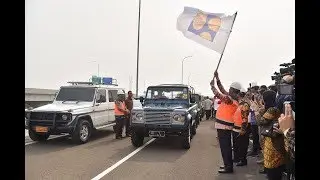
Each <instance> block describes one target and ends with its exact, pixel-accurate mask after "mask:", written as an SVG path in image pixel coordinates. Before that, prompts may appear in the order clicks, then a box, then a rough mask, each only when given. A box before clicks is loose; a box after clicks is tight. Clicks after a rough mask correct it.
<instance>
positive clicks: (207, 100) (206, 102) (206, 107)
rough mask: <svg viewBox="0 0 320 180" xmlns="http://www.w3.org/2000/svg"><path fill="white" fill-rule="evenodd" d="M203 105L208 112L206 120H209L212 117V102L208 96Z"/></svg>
mask: <svg viewBox="0 0 320 180" xmlns="http://www.w3.org/2000/svg"><path fill="white" fill-rule="evenodd" d="M203 105H204V110H205V112H206V120H209V119H210V116H211V106H212V101H211V100H210V99H209V97H208V96H207V97H206V100H204V102H203Z"/></svg>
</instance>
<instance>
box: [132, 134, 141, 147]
mask: <svg viewBox="0 0 320 180" xmlns="http://www.w3.org/2000/svg"><path fill="white" fill-rule="evenodd" d="M143 140H144V136H143V135H141V134H139V133H136V132H132V135H131V143H132V145H133V146H134V147H140V146H142V145H143Z"/></svg>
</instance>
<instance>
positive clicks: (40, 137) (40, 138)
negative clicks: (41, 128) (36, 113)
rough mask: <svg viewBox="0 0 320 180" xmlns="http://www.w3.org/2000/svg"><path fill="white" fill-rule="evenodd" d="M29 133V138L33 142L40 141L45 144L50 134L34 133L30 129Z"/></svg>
mask: <svg viewBox="0 0 320 180" xmlns="http://www.w3.org/2000/svg"><path fill="white" fill-rule="evenodd" d="M28 133H29V137H30V138H31V139H32V140H33V141H40V142H43V141H46V140H47V139H48V138H49V136H50V134H47V133H46V134H38V133H36V132H34V131H33V130H32V129H29V131H28Z"/></svg>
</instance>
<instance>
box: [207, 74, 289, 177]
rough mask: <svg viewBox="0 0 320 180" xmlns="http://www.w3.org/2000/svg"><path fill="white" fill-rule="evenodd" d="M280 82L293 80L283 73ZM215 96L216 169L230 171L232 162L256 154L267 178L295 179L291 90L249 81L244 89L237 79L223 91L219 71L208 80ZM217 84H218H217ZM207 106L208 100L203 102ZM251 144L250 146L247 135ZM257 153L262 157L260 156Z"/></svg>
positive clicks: (239, 163)
mask: <svg viewBox="0 0 320 180" xmlns="http://www.w3.org/2000/svg"><path fill="white" fill-rule="evenodd" d="M281 83H283V84H288V85H290V84H291V85H292V84H294V76H292V75H285V76H284V77H283V78H282V81H281ZM210 86H211V89H212V92H213V94H214V97H215V98H214V99H218V101H221V103H220V104H219V107H218V108H217V111H216V113H215V129H216V130H217V138H218V141H219V144H220V149H221V155H222V159H223V163H224V164H223V166H221V167H220V169H219V173H233V172H234V164H235V166H246V165H247V164H248V162H247V157H250V156H253V157H257V158H258V159H257V164H261V165H262V167H261V170H260V173H263V174H266V175H267V178H268V179H269V180H281V179H282V178H283V177H284V175H286V178H287V179H294V177H295V173H294V172H295V171H294V162H295V161H294V160H295V123H294V118H295V117H294V111H293V110H292V108H293V107H292V106H291V105H290V103H287V102H292V101H294V98H295V97H294V94H291V95H290V94H289V95H288V94H281V93H279V92H277V86H275V85H271V86H269V87H267V86H266V85H261V86H258V84H257V83H250V87H249V88H248V89H247V90H245V89H244V88H243V87H242V85H241V84H240V83H238V82H233V83H232V84H231V85H230V88H229V91H226V90H225V89H224V87H223V85H222V83H221V81H220V78H219V75H218V72H217V71H216V72H215V73H214V78H213V79H212V81H211V83H210ZM216 86H217V88H216ZM204 107H205V108H206V109H205V110H206V111H207V110H209V101H207V106H206V101H205V102H204ZM207 119H208V117H207ZM250 138H251V139H252V142H253V143H252V146H251V148H250V149H249V150H248V148H249V139H250ZM259 156H261V157H262V159H259Z"/></svg>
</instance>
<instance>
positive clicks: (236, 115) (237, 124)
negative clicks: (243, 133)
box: [233, 105, 243, 132]
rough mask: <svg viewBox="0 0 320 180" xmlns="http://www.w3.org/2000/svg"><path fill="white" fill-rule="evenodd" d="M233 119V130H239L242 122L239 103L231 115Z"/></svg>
mask: <svg viewBox="0 0 320 180" xmlns="http://www.w3.org/2000/svg"><path fill="white" fill-rule="evenodd" d="M233 120H234V127H233V131H236V132H238V131H240V129H241V125H242V123H243V119H242V115H241V105H240V106H238V108H237V110H236V112H235V113H234V115H233Z"/></svg>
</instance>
